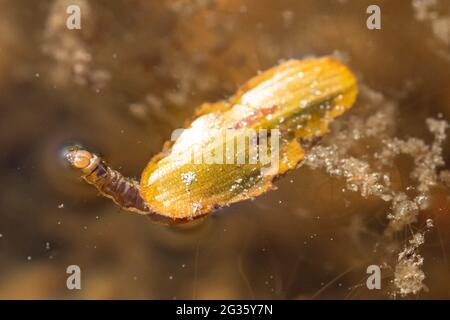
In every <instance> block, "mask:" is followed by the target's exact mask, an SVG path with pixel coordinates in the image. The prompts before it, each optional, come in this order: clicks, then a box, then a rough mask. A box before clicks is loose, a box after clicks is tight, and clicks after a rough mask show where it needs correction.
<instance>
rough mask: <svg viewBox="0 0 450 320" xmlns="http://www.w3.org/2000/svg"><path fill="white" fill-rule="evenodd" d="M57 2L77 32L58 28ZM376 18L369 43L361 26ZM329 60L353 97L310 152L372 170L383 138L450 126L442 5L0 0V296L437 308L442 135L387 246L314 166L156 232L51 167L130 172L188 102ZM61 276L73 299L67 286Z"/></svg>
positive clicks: (384, 209)
mask: <svg viewBox="0 0 450 320" xmlns="http://www.w3.org/2000/svg"><path fill="white" fill-rule="evenodd" d="M70 4H77V5H79V6H80V8H81V17H82V20H81V23H82V29H81V30H68V29H67V28H66V27H65V23H66V19H67V16H68V15H67V13H66V8H67V6H68V5H70ZM373 4H376V5H378V6H379V7H380V8H381V21H382V22H381V23H382V24H381V30H369V29H368V28H367V26H366V20H367V18H368V16H369V14H367V13H366V9H367V7H368V6H369V5H373ZM323 55H333V56H336V57H338V58H339V59H341V60H343V61H344V62H345V63H346V64H347V65H348V66H349V67H350V68H351V69H352V70H353V71H354V72H355V74H356V75H357V77H358V81H359V84H360V87H361V88H362V89H361V92H360V96H359V98H358V101H357V103H356V104H355V106H354V107H353V109H352V110H351V111H350V112H348V113H346V114H345V115H343V116H342V117H341V118H340V119H338V120H337V121H336V123H335V124H333V125H334V127H333V129H332V131H331V132H330V135H329V136H327V138H325V139H324V140H323V142H322V143H323V145H331V144H334V145H337V146H338V147H340V148H343V149H344V146H346V147H345V150H346V152H348V155H349V156H352V157H358V158H359V159H363V160H365V161H368V162H369V163H371V164H372V165H373V166H377V165H378V164H379V162H380V161H381V160H380V158H376V157H375V158H374V157H371V156H369V154H370V155H373V154H374V152H375V151H374V150H375V148H378V147H380V146H382V145H383V143H384V142H383V141H384V140H382V138H386V137H398V138H399V139H408V138H410V137H416V138H418V139H422V140H423V141H424V143H426V144H431V143H432V141H433V135H432V134H430V132H429V130H428V129H427V125H426V119H428V118H435V119H440V120H446V119H449V118H450V3H449V2H448V1H444V0H440V1H437V0H436V1H433V0H428V1H426V0H422V1H416V0H415V1H410V0H399V1H392V0H385V1H376V0H369V1H365V0H363V1H360V0H358V1H356V0H321V1H317V0H301V1H299V0H291V1H288V0H249V1H240V0H193V1H183V0H168V1H156V0H127V1H118V0H114V1H111V0H109V1H106V0H95V1H87V0H76V1H75V0H74V1H68V0H53V1H28V0H16V1H12V0H0V149H1V152H0V181H1V183H2V188H1V191H0V298H2V299H254V298H256V299H393V298H397V299H400V298H401V299H435V298H440V299H449V298H450V264H449V255H450V232H449V230H450V214H449V212H450V211H449V210H450V198H449V196H450V190H449V185H450V184H449V181H450V179H449V178H448V177H449V176H448V175H447V173H448V172H447V171H446V170H447V169H449V163H450V162H449V160H450V159H449V157H450V148H449V142H448V141H444V142H443V145H442V147H443V148H442V150H439V152H440V154H441V155H442V159H443V160H444V162H445V164H440V165H437V168H434V167H433V172H432V173H429V174H431V175H433V174H436V175H437V176H438V178H436V177H434V176H433V177H434V178H435V179H437V180H436V186H435V187H433V188H432V189H431V190H430V192H429V193H430V204H429V205H428V206H427V207H426V208H425V209H424V210H420V212H418V214H417V216H415V217H416V218H417V219H416V220H415V221H414V223H412V224H409V225H407V226H406V227H404V228H402V229H401V230H396V232H395V233H394V234H392V235H390V236H386V228H388V225H389V217H388V214H389V212H390V211H391V208H390V205H389V203H387V202H386V201H383V200H382V199H379V198H377V197H374V196H368V197H363V196H361V193H360V192H352V190H348V188H347V187H346V181H344V180H343V179H340V178H336V177H333V176H330V174H328V173H327V172H326V170H323V169H321V168H314V165H308V166H302V167H301V168H299V169H298V170H295V171H293V172H290V173H288V174H287V175H286V176H285V177H284V178H283V179H280V180H279V181H278V182H277V187H278V190H276V191H272V192H269V193H267V194H264V195H262V196H260V197H258V198H256V199H254V200H252V201H246V202H242V203H238V204H234V205H232V206H230V207H227V208H223V209H220V210H218V211H216V212H215V213H213V214H210V215H208V216H207V217H205V218H203V219H201V220H198V221H193V222H192V223H189V224H185V225H180V226H176V227H167V226H164V225H157V224H152V223H151V222H150V220H149V219H147V218H145V217H142V216H139V215H133V214H129V213H126V212H124V211H122V210H121V209H120V208H118V207H116V206H115V205H114V204H113V203H112V202H111V201H109V200H107V199H104V198H102V197H99V196H98V192H97V191H96V190H95V189H93V188H91V187H90V186H88V185H86V184H85V183H84V182H82V181H81V179H80V177H79V174H78V173H77V172H74V171H72V170H70V169H69V168H68V167H67V166H66V164H65V163H64V161H63V158H62V150H63V149H64V147H65V146H67V145H70V144H73V143H80V144H82V145H86V146H88V147H89V148H91V149H93V150H95V151H97V152H99V153H100V154H102V155H103V156H104V157H105V158H106V159H107V160H108V162H109V163H110V164H111V166H112V167H113V168H115V169H118V170H120V171H121V172H122V173H124V174H125V175H127V176H131V177H136V178H138V177H139V176H140V173H141V171H142V170H143V168H144V167H145V165H146V164H147V162H148V161H149V160H150V159H151V157H152V156H153V155H155V154H156V153H158V152H159V151H160V150H161V148H162V145H163V143H164V142H165V141H167V140H168V139H169V138H170V134H171V132H172V131H173V130H174V129H176V128H180V127H182V126H183V124H184V122H185V120H186V119H188V118H189V117H191V116H192V114H193V113H194V110H195V109H196V108H197V107H198V106H199V105H200V104H201V103H203V102H208V101H209V102H213V101H216V100H220V99H224V98H227V97H228V96H230V95H232V94H233V93H234V92H235V91H236V89H237V88H238V87H239V85H241V84H243V83H244V82H245V81H246V80H247V79H249V78H250V77H252V76H254V75H255V74H257V72H258V71H261V70H265V69H267V68H270V67H272V66H274V65H276V64H278V63H279V61H280V60H285V59H289V58H297V59H301V58H304V57H309V56H323ZM377 112H378V113H377ZM374 114H377V116H376V117H375V118H377V117H378V118H379V119H381V120H379V121H378V122H377V123H376V124H377V130H378V131H376V132H377V133H376V134H372V135H371V134H370V132H369V133H368V132H365V130H366V129H367V128H369V127H370V128H372V127H371V122H368V120H367V119H370V118H371V117H372V118H371V119H374V118H373V115H374ZM378 115H379V116H378ZM380 117H381V118H380ZM383 124H384V126H383ZM380 126H381V127H380ZM343 129H345V130H346V131H345V132H351V133H352V134H351V135H350V134H349V135H344V136H343V135H340V136H339V132H342V130H343ZM355 130H356V131H355ZM361 135H363V136H364V135H366V136H368V138H367V139H360V138H359V136H361ZM349 143H351V146H348V145H347V144H349ZM413 159H414V158H413ZM416 160H417V159H416ZM419 162H420V161H419ZM438 162H439V161H438ZM415 164H417V163H415V162H414V161H411V159H410V158H409V157H406V156H399V157H397V158H396V159H395V160H393V161H392V163H391V165H390V166H389V174H390V177H391V180H392V184H393V188H396V189H398V190H407V191H406V193H408V192H414V190H412V189H414V179H412V178H411V175H410V173H411V171H412V170H414V169H413V168H414V165H415ZM434 169H436V171H434ZM386 170H387V169H386ZM449 174H450V173H449ZM353 191H357V190H353ZM428 219H431V220H432V223H431V222H430V221H429V220H428ZM417 234H420V235H423V237H424V239H423V241H420V242H421V243H420V244H418V245H417V247H415V244H413V246H414V248H413V249H414V250H412V251H414V252H413V253H412V251H411V252H409V253H410V254H412V255H415V256H414V257H415V259H416V260H414V261H415V262H416V263H417V262H420V259H422V258H423V261H422V263H418V264H416V265H414V266H413V268H412V269H411V270H410V271H411V272H410V273H409V274H408V275H406V276H411V277H412V278H414V277H415V278H414V279H416V280H417V277H418V278H420V279H419V280H418V281H419V282H420V286H419V288H420V290H417V292H412V293H410V294H405V295H403V294H401V290H400V289H401V288H400V287H399V284H400V285H401V281H402V279H400V278H399V277H402V274H400V271H401V270H399V268H398V265H399V262H400V260H401V257H399V254H400V253H401V252H404V251H402V250H404V248H407V247H408V246H409V245H410V244H411V243H412V242H411V241H412V240H411V239H415V238H414V236H415V235H417ZM422 242H423V243H422ZM416 249H417V250H416ZM69 265H78V266H80V268H81V276H82V281H81V285H82V288H81V290H68V289H67V287H66V279H67V277H68V274H66V268H67V267H68V266H69ZM369 265H380V266H382V287H381V290H369V289H368V288H367V287H366V279H367V277H368V274H367V272H366V269H367V267H368V266H369ZM408 270H409V269H408ZM403 279H404V278H403ZM416 284H417V283H416Z"/></svg>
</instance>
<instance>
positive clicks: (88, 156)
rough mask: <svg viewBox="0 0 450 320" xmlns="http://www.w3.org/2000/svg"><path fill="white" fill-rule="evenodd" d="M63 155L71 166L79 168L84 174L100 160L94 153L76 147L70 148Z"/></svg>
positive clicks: (89, 171) (90, 170)
mask: <svg viewBox="0 0 450 320" xmlns="http://www.w3.org/2000/svg"><path fill="white" fill-rule="evenodd" d="M65 157H66V159H67V161H69V163H70V165H71V166H72V167H73V168H75V169H80V170H81V171H83V173H85V174H89V173H91V172H92V170H94V169H95V167H96V166H97V165H98V163H99V161H100V158H99V157H98V156H96V155H95V154H93V153H91V152H89V151H87V150H83V149H80V148H78V147H72V148H70V149H69V151H67V153H66V154H65Z"/></svg>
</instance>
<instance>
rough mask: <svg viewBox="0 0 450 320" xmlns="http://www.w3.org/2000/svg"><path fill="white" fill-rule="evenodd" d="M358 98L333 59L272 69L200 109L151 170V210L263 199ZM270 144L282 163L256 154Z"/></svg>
mask: <svg viewBox="0 0 450 320" xmlns="http://www.w3.org/2000/svg"><path fill="white" fill-rule="evenodd" d="M356 96H357V83H356V79H355V77H354V75H353V74H352V72H351V71H350V70H349V69H348V68H347V67H346V66H344V65H343V64H341V63H339V62H337V61H336V60H334V59H332V58H321V59H307V60H303V61H299V60H289V61H287V62H285V63H282V64H280V65H279V66H276V67H274V68H271V69H269V70H267V71H265V72H264V73H262V74H260V75H258V76H256V77H254V78H252V79H251V80H249V81H248V82H247V83H246V84H245V85H243V86H242V87H241V88H240V89H239V90H238V92H237V93H236V94H235V95H234V96H232V97H231V98H230V99H229V100H228V101H220V102H217V103H214V104H204V105H202V106H201V107H200V109H199V110H198V112H197V113H196V118H194V120H193V121H192V122H191V123H190V124H189V125H188V126H187V127H186V129H185V130H184V131H183V132H182V133H181V135H180V136H179V138H178V139H177V140H176V141H175V142H170V143H167V144H166V147H165V149H164V150H163V152H162V153H160V154H158V155H156V156H155V157H153V159H152V160H151V161H150V163H149V164H148V165H147V167H146V168H145V170H144V171H143V173H142V177H141V182H140V193H141V196H142V198H143V199H144V200H145V202H146V203H147V205H148V207H149V208H150V210H151V211H154V212H157V213H159V214H161V215H163V216H166V217H169V218H172V219H183V220H185V219H191V218H196V217H199V216H202V215H204V214H207V213H209V212H211V211H212V210H214V209H215V208H217V207H221V206H225V205H229V204H231V203H234V202H237V201H241V200H246V199H249V198H251V197H255V196H258V195H260V194H262V193H264V192H266V191H268V190H270V189H271V188H272V182H273V180H274V178H276V177H277V176H279V175H281V174H284V173H285V172H286V171H288V170H291V169H294V168H296V167H297V166H298V165H299V164H300V162H301V160H302V159H303V157H304V153H305V150H304V149H303V148H302V145H301V143H300V142H301V141H313V140H315V139H316V138H318V137H321V136H322V135H324V134H325V133H326V132H327V130H328V125H329V123H330V122H331V121H332V120H333V119H334V118H336V117H338V116H339V115H341V114H342V113H343V112H344V111H345V110H347V109H348V108H350V107H351V106H352V104H353V103H354V101H355V99H356ZM255 132H256V138H255V136H254V135H252V133H255ZM261 132H263V133H265V134H266V133H267V135H266V140H265V142H267V143H262V136H260V133H261ZM275 136H276V137H275ZM240 139H241V140H240ZM238 141H241V143H243V144H241V145H240V146H241V147H242V146H244V147H243V148H238V143H239V142H238ZM255 142H256V143H255ZM230 143H231V144H230ZM252 143H253V144H252ZM231 145H233V146H234V149H233V150H231V149H232V148H231V147H230V146H231ZM264 146H265V148H266V149H267V150H266V151H267V155H268V158H270V159H271V160H272V157H273V158H274V159H275V156H276V157H278V162H277V165H276V166H273V161H272V163H269V164H267V163H263V161H261V157H258V156H259V155H260V152H261V151H264V150H263V149H264V148H263V147H264ZM275 146H276V147H277V148H275ZM252 147H255V149H252ZM221 150H222V151H221ZM227 150H228V153H227ZM230 150H231V151H230ZM255 150H256V155H257V157H256V158H257V159H255V152H254V151H255ZM275 151H276V154H275ZM220 152H223V154H220ZM205 155H206V156H205ZM211 158H214V160H216V161H211ZM217 160H219V161H217ZM243 160H244V161H243ZM211 162H213V163H211Z"/></svg>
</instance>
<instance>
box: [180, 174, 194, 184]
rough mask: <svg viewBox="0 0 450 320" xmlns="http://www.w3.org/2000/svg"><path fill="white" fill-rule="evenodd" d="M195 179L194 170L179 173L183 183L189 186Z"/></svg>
mask: <svg viewBox="0 0 450 320" xmlns="http://www.w3.org/2000/svg"><path fill="white" fill-rule="evenodd" d="M196 179H197V176H196V174H195V172H193V171H189V172H186V173H182V174H181V181H183V183H184V184H185V185H186V186H190V185H191V184H192V183H193V182H194V181H195V180H196Z"/></svg>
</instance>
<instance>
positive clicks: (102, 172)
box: [66, 148, 152, 215]
mask: <svg viewBox="0 0 450 320" xmlns="http://www.w3.org/2000/svg"><path fill="white" fill-rule="evenodd" d="M66 159H67V160H68V161H69V163H70V164H71V166H72V167H74V168H76V169H79V170H81V171H82V172H83V179H84V180H85V181H86V182H87V183H89V184H92V185H93V186H94V187H96V188H97V189H98V190H99V191H100V193H101V194H102V195H103V196H105V197H107V198H110V199H112V200H113V201H114V202H115V203H116V204H118V205H119V206H120V207H122V208H124V209H125V210H128V211H133V212H136V213H140V214H145V215H148V214H151V213H152V211H151V210H150V208H149V207H148V206H147V204H146V203H145V201H144V199H143V198H142V197H141V195H140V192H139V183H138V182H137V181H135V180H133V179H129V178H126V177H124V176H123V175H122V174H121V173H119V172H118V171H115V170H113V169H111V168H110V167H109V166H108V164H106V162H105V161H103V160H102V159H101V158H100V157H99V156H97V155H95V154H93V153H91V152H89V151H86V150H83V149H79V148H72V149H70V150H69V151H68V152H67V153H66Z"/></svg>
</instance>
